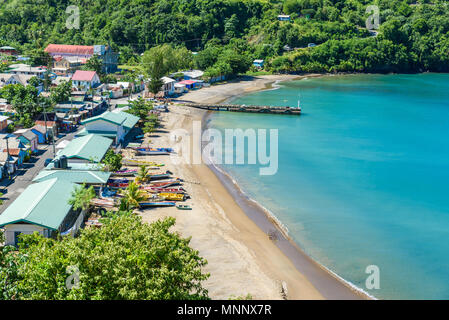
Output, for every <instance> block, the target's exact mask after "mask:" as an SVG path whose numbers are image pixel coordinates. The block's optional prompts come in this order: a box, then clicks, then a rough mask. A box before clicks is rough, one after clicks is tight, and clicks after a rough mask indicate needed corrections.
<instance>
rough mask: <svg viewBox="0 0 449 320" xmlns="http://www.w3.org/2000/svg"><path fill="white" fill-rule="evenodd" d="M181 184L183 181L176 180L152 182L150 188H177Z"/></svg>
mask: <svg viewBox="0 0 449 320" xmlns="http://www.w3.org/2000/svg"><path fill="white" fill-rule="evenodd" d="M180 183H181V180H179V179H175V180H167V181H159V182H151V183H150V187H156V188H168V187H171V186H176V185H179V184H180Z"/></svg>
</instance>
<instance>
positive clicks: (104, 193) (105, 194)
mask: <svg viewBox="0 0 449 320" xmlns="http://www.w3.org/2000/svg"><path fill="white" fill-rule="evenodd" d="M116 195H117V191H114V190H111V189H109V188H104V189H102V190H101V191H100V198H101V199H110V198H112V197H114V196H116Z"/></svg>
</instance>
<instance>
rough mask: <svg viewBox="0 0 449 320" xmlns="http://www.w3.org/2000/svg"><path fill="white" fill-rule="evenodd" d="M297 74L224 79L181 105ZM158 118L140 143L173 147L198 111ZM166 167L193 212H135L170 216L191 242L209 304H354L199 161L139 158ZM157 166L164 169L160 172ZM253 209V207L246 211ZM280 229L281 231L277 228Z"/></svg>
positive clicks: (342, 287)
mask: <svg viewBox="0 0 449 320" xmlns="http://www.w3.org/2000/svg"><path fill="white" fill-rule="evenodd" d="M295 78H298V76H291V75H281V76H263V77H258V78H257V79H255V80H253V81H246V80H244V81H242V82H231V83H227V84H220V85H215V86H211V87H209V88H203V89H201V90H197V91H193V92H190V93H188V94H186V95H184V96H183V97H182V99H183V100H189V101H195V102H219V101H223V100H226V99H229V98H230V97H232V96H235V95H240V94H245V93H248V92H252V91H256V90H261V89H264V88H267V87H270V86H271V85H272V84H273V83H275V82H277V81H283V80H292V79H295ZM169 110H170V112H168V113H162V115H161V125H162V127H161V130H159V132H156V133H154V134H153V135H152V136H151V137H150V138H146V139H145V142H144V143H145V144H148V143H149V144H150V145H151V146H154V147H167V146H170V145H173V141H172V139H170V135H169V133H170V132H172V131H173V130H176V129H180V128H183V129H185V130H187V132H188V133H189V136H190V137H191V136H192V122H193V121H194V120H198V121H199V120H202V119H203V118H204V116H205V115H206V113H205V111H202V110H197V109H193V108H187V107H184V106H181V105H178V104H175V105H171V106H170V107H169ZM139 158H142V159H146V160H151V161H156V162H161V163H165V169H168V170H170V171H172V172H173V175H174V177H179V178H181V179H183V180H184V188H185V189H186V190H187V192H188V194H189V195H190V196H191V199H189V200H187V201H186V204H189V205H191V206H192V208H193V210H191V211H183V210H178V209H176V208H175V207H171V208H158V209H148V210H144V211H141V212H140V214H141V215H142V217H143V219H144V221H146V222H152V221H155V220H157V219H161V218H163V217H167V216H172V217H175V218H176V226H175V230H176V231H177V232H179V233H180V234H181V235H182V236H183V237H191V246H192V247H193V248H195V249H196V250H198V251H199V253H200V255H201V256H203V257H204V258H205V259H206V260H207V261H208V265H207V266H206V267H205V269H204V271H205V272H208V273H210V278H209V279H208V280H207V281H206V282H205V283H204V285H205V287H206V288H207V289H208V291H209V295H210V297H211V298H212V299H229V298H231V297H233V296H234V297H236V296H246V295H248V294H249V295H251V297H252V298H253V299H361V298H365V297H364V296H363V295H361V294H360V293H358V292H356V291H354V290H352V289H350V288H349V286H347V285H346V284H344V283H343V282H342V281H340V280H338V279H337V278H336V277H335V276H333V275H332V274H331V273H329V272H327V270H325V269H324V268H323V267H321V266H320V265H318V264H317V263H315V262H314V261H313V260H311V259H310V258H309V257H308V256H306V255H305V254H304V253H303V252H302V251H301V250H300V249H299V248H298V247H297V246H296V245H295V244H294V243H293V242H292V241H290V240H288V239H287V238H284V237H283V236H281V237H280V238H277V239H273V238H271V239H270V237H269V235H268V233H267V228H271V229H273V228H276V226H275V224H274V223H273V221H270V219H269V218H268V217H267V216H265V215H264V214H263V213H262V212H261V211H260V209H259V208H255V207H254V204H250V203H246V202H245V200H244V199H243V198H240V200H239V194H238V190H237V189H236V188H235V186H232V182H230V181H226V177H224V176H220V173H219V172H216V171H214V170H211V168H209V167H208V166H207V165H205V164H195V165H192V164H186V163H183V164H176V165H174V164H173V163H172V162H171V161H170V157H169V156H147V157H139ZM165 169H164V170H165ZM253 207H254V208H253ZM278 231H280V229H278Z"/></svg>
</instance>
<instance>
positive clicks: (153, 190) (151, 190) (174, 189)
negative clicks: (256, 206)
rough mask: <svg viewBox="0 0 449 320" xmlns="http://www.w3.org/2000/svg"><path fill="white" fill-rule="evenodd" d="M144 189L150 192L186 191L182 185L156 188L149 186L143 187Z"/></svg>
mask: <svg viewBox="0 0 449 320" xmlns="http://www.w3.org/2000/svg"><path fill="white" fill-rule="evenodd" d="M145 190H146V191H148V192H150V193H163V192H168V193H186V191H185V190H184V189H183V188H182V187H176V188H156V187H149V188H147V189H145Z"/></svg>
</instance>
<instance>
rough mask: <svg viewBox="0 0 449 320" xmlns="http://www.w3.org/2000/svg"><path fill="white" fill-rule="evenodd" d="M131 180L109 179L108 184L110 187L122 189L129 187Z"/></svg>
mask: <svg viewBox="0 0 449 320" xmlns="http://www.w3.org/2000/svg"><path fill="white" fill-rule="evenodd" d="M131 181H132V180H128V179H109V180H108V184H107V185H108V187H110V188H116V189H121V188H127V187H128V186H129V183H130V182H131Z"/></svg>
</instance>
